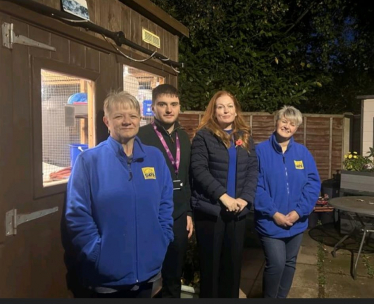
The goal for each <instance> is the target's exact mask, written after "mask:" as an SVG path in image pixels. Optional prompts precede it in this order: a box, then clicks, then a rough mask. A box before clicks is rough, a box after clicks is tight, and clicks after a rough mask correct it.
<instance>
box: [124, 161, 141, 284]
mask: <svg viewBox="0 0 374 304" xmlns="http://www.w3.org/2000/svg"><path fill="white" fill-rule="evenodd" d="M132 162H133V159H132V158H131V159H130V161H129V159H128V158H127V168H128V169H129V174H130V177H129V181H132V170H131V164H132ZM131 184H132V188H133V190H134V191H133V193H134V200H135V202H136V191H135V190H136V189H135V187H134V183H131ZM137 211H138V210H137V208H136V204H135V248H136V250H135V251H136V254H135V255H136V257H135V258H136V280H135V281H136V283H138V282H139V262H138V261H139V259H138V254H139V253H138V226H137V224H136V223H137V222H138V221H137V220H136V217H137V214H138V212H137Z"/></svg>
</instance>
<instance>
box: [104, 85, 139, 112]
mask: <svg viewBox="0 0 374 304" xmlns="http://www.w3.org/2000/svg"><path fill="white" fill-rule="evenodd" d="M115 106H129V107H130V108H131V109H135V110H136V112H138V114H139V115H140V105H139V102H138V100H137V99H136V98H135V96H133V95H131V94H130V93H129V92H126V91H111V92H109V94H108V95H107V97H106V98H105V100H104V108H103V109H104V115H105V116H106V117H108V115H109V113H110V111H111V110H112V109H113V107H115Z"/></svg>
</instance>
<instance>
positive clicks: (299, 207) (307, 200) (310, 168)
mask: <svg viewBox="0 0 374 304" xmlns="http://www.w3.org/2000/svg"><path fill="white" fill-rule="evenodd" d="M306 158H307V162H306V164H307V165H306V166H305V169H306V170H307V174H308V179H307V182H306V184H305V185H304V188H303V189H302V192H301V197H300V200H299V201H298V202H297V204H296V208H295V211H296V212H297V214H298V215H299V216H300V217H304V216H309V214H310V213H311V212H312V211H313V208H314V206H315V205H316V202H317V200H318V197H319V193H320V191H321V180H320V177H319V174H318V170H317V166H316V163H315V161H314V158H313V156H312V154H311V153H310V152H309V151H307V157H306Z"/></svg>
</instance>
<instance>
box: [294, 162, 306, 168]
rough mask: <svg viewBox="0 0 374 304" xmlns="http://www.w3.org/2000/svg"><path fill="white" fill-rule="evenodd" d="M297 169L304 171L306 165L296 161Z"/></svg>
mask: <svg viewBox="0 0 374 304" xmlns="http://www.w3.org/2000/svg"><path fill="white" fill-rule="evenodd" d="M294 163H295V168H296V169H304V164H303V161H302V160H294Z"/></svg>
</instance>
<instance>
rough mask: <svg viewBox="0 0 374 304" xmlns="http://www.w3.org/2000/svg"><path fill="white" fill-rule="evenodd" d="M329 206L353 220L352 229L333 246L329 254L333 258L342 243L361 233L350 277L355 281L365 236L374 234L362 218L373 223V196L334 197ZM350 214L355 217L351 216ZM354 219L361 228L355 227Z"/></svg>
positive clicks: (369, 225) (370, 226)
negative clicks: (369, 219) (368, 219)
mask: <svg viewBox="0 0 374 304" xmlns="http://www.w3.org/2000/svg"><path fill="white" fill-rule="evenodd" d="M329 204H330V205H331V206H333V207H334V208H335V209H339V210H341V211H344V212H347V214H348V215H349V216H350V217H351V219H352V220H353V223H354V225H353V229H352V230H351V231H350V232H349V233H348V234H347V235H345V236H344V237H343V238H342V239H341V240H340V241H339V242H337V243H336V244H335V246H334V250H333V251H331V254H332V256H333V257H335V256H336V250H337V249H338V246H339V245H340V244H341V243H343V242H344V241H345V240H346V239H347V238H348V237H350V236H351V235H353V234H354V233H356V232H357V231H358V230H359V231H360V232H363V235H362V239H361V243H360V247H359V249H358V253H357V257H356V261H355V264H354V267H353V269H352V276H353V278H354V279H356V268H357V262H358V259H359V257H360V254H361V251H362V247H363V245H364V242H365V238H366V236H367V234H368V233H369V236H370V233H371V232H374V230H373V227H372V225H371V223H370V224H368V223H367V222H366V223H364V221H363V217H370V218H371V217H372V218H373V221H372V222H373V223H374V196H343V197H335V198H332V199H331V200H330V201H329ZM352 213H353V214H354V215H355V216H352ZM355 217H356V218H357V219H358V221H359V222H360V223H361V227H357V225H356V224H355Z"/></svg>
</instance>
